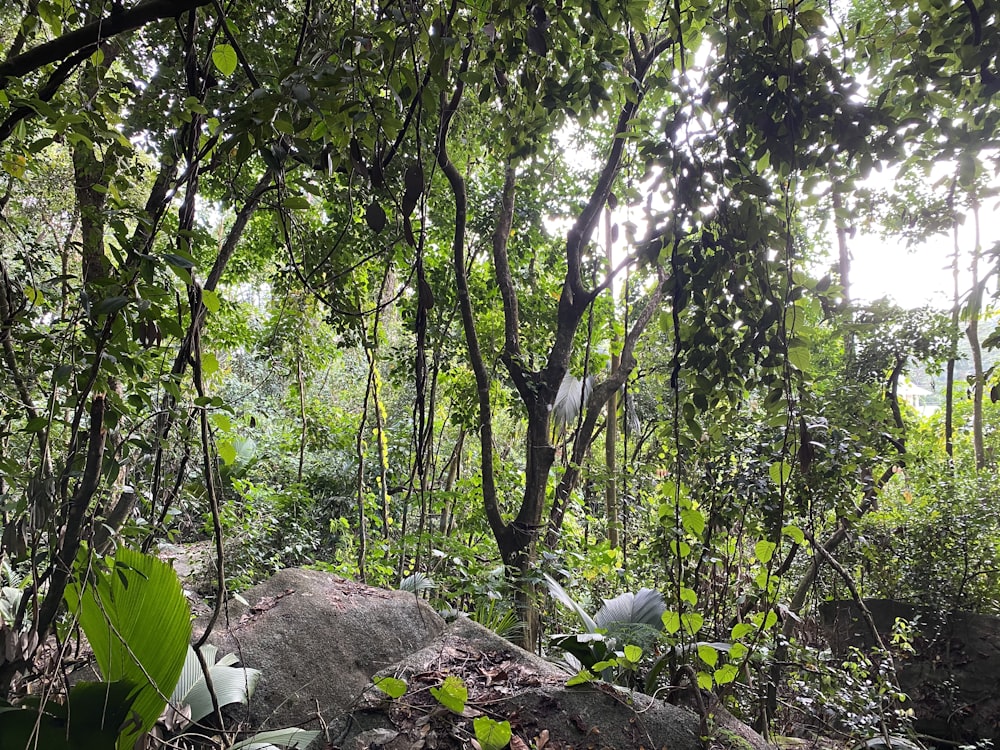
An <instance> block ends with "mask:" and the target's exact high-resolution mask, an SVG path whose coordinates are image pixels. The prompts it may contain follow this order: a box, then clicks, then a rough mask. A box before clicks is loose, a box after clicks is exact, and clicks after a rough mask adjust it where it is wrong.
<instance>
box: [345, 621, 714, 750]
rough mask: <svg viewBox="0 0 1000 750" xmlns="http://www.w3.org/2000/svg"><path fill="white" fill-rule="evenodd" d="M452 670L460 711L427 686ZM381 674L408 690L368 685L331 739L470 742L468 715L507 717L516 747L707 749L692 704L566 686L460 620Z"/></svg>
mask: <svg viewBox="0 0 1000 750" xmlns="http://www.w3.org/2000/svg"><path fill="white" fill-rule="evenodd" d="M450 675H455V676H458V677H461V678H462V680H463V682H464V683H465V686H466V688H467V689H468V692H469V698H468V703H467V709H466V712H465V715H463V716H458V715H456V714H453V713H451V712H449V711H447V710H445V709H443V708H442V707H441V706H440V705H439V704H438V703H437V701H436V699H435V698H434V697H433V696H432V695H431V692H430V689H431V688H434V687H438V686H439V685H440V684H441V682H442V681H443V680H444V679H445V678H446V677H448V676H450ZM380 676H391V677H396V678H398V679H402V680H404V681H406V682H407V685H408V687H407V691H406V694H405V695H403V696H402V697H401V698H399V699H397V700H390V699H388V698H386V696H385V695H383V694H382V693H381V691H379V690H378V688H375V687H372V688H370V689H369V690H368V691H367V692H366V693H365V696H364V699H363V700H362V702H361V705H360V706H359V707H358V709H357V710H356V711H354V713H353V714H352V716H351V717H350V721H349V722H341V723H340V726H339V728H341V729H342V730H343V731H342V732H341V733H340V734H339V735H336V736H334V737H333V740H334V746H335V747H342V748H344V750H368V748H370V747H381V748H384V749H385V750H404V748H405V749H407V750H408V749H409V748H413V747H427V748H438V750H444V749H446V748H454V749H455V750H457V749H458V748H468V747H471V746H472V745H471V743H470V738H472V737H474V736H475V733H474V728H473V721H474V719H475V718H476V717H477V716H482V715H485V716H489V717H491V718H493V719H495V720H496V721H509V722H510V724H511V727H512V730H513V733H514V736H515V737H516V738H519V739H520V740H521V744H519V745H518V744H516V741H514V742H512V743H511V747H512V748H516V747H542V746H544V747H545V748H547V749H548V750H569V749H570V748H573V749H574V750H584V748H601V749H604V748H609V749H614V750H628V749H630V748H635V750H638V749H639V748H651V749H653V750H659V749H660V748H670V750H703V745H702V743H701V741H700V739H699V735H700V723H699V719H698V717H696V716H695V715H694V714H693V713H691V712H690V711H686V710H685V709H683V708H678V707H677V706H673V705H670V704H668V703H664V702H663V701H660V700H655V699H653V698H650V697H648V696H645V695H641V694H638V693H633V692H631V691H628V690H623V689H619V688H614V687H611V686H610V685H607V684H605V683H593V684H591V685H588V686H582V687H574V688H567V687H565V683H566V680H567V679H568V678H569V676H570V675H568V674H567V673H566V672H564V671H562V670H561V669H559V668H558V667H556V666H555V665H553V664H551V663H549V662H547V661H545V660H544V659H541V658H539V657H537V656H535V655H534V654H531V653H528V652H527V651H524V650H523V649H520V648H518V647H517V646H514V645H513V644H511V643H510V642H508V641H506V640H504V639H502V638H500V637H498V636H497V635H495V634H494V633H492V632H491V631H489V630H487V629H486V628H483V627H482V626H480V625H478V624H477V623H475V622H472V621H471V620H467V619H464V618H463V619H459V620H457V621H456V622H454V623H452V624H451V625H449V626H448V628H447V630H446V631H445V632H444V635H443V636H442V637H441V638H440V639H438V640H437V641H435V642H434V643H433V644H431V645H430V646H428V647H427V648H425V649H423V650H421V651H418V652H416V653H414V654H413V655H411V656H409V657H407V658H405V659H403V660H402V661H401V662H400V663H398V664H396V665H394V666H393V667H391V668H390V669H388V670H385V671H383V672H382V673H381V675H380ZM723 746H725V743H723Z"/></svg>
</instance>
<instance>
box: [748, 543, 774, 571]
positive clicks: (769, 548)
mask: <svg viewBox="0 0 1000 750" xmlns="http://www.w3.org/2000/svg"><path fill="white" fill-rule="evenodd" d="M777 548H778V545H776V544H775V543H774V542H769V541H767V540H766V539H761V540H760V541H759V542H757V544H755V545H754V546H753V553H754V556H755V557H756V558H757V559H758V560H760V561H761V562H762V563H764V564H765V565H766V564H767V563H769V562H771V558H772V557H774V551H775V550H776V549H777Z"/></svg>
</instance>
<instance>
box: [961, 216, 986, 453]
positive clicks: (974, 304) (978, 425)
mask: <svg viewBox="0 0 1000 750" xmlns="http://www.w3.org/2000/svg"><path fill="white" fill-rule="evenodd" d="M972 218H973V227H974V230H975V239H974V246H973V249H972V263H971V269H972V294H971V295H970V296H969V325H968V327H967V328H966V330H965V333H966V336H968V338H969V348H970V349H971V350H972V376H973V382H972V448H973V452H974V454H975V457H976V471H982V470H983V469H984V468H985V467H986V447H985V444H984V442H983V391H984V388H985V382H986V375H985V373H984V372H983V349H982V346H981V345H980V343H979V316H980V315H981V312H982V303H983V284H982V282H981V281H980V279H979V258H980V256H981V255H982V247H981V246H980V239H979V202H978V201H977V200H976V199H975V198H973V200H972Z"/></svg>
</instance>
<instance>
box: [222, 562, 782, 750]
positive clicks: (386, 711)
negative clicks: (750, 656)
mask: <svg viewBox="0 0 1000 750" xmlns="http://www.w3.org/2000/svg"><path fill="white" fill-rule="evenodd" d="M244 598H245V599H246V600H247V602H248V605H249V606H245V605H240V604H233V605H232V606H230V608H229V612H228V618H227V620H226V621H224V622H220V623H218V624H217V625H216V627H215V629H214V630H213V634H212V638H211V640H212V642H213V643H215V645H217V646H219V647H220V648H222V649H223V650H224V651H231V652H234V653H236V654H238V655H239V656H240V658H241V660H242V662H243V663H244V664H245V665H246V666H250V667H254V668H256V669H259V670H261V672H262V676H261V679H260V682H259V684H258V686H257V690H256V693H255V694H254V697H253V699H252V701H251V705H250V707H249V709H248V711H246V712H243V713H241V714H239V718H241V719H243V720H244V726H246V727H247V728H253V729H275V728H282V727H289V726H301V727H305V728H307V729H321V730H323V731H322V733H321V735H320V739H319V740H317V742H316V743H314V745H313V747H314V748H317V747H318V748H323V750H338V749H341V748H342V749H343V750H348V749H350V750H368V748H385V750H404V749H405V750H423V748H427V749H428V750H434V749H438V750H445V749H447V748H456V749H457V748H469V747H473V744H472V738H473V737H474V736H475V729H474V721H475V719H477V718H480V717H484V716H485V717H490V718H492V719H494V720H495V721H498V722H502V721H507V722H510V725H511V729H512V731H513V738H512V740H511V744H510V747H511V750H522V749H523V750H527V748H529V747H534V748H538V749H539V750H541V749H542V748H548V750H584V749H585V748H595V749H596V748H601V749H604V748H614V749H615V750H639V748H643V749H645V750H660V748H670V750H702V748H703V744H702V740H701V736H702V734H703V724H702V719H701V717H699V716H697V715H696V714H695V713H693V712H692V711H689V710H687V709H684V708H680V707H678V706H674V705H670V704H669V703H666V702H664V701H661V700H655V699H653V698H650V697H648V696H644V695H641V694H637V693H633V692H631V691H628V690H624V689H619V688H614V687H612V686H610V685H607V684H605V683H593V684H591V685H587V686H583V687H574V688H567V687H565V683H566V680H567V678H568V676H569V675H568V674H567V673H566V672H564V671H562V670H561V669H560V668H558V667H556V666H555V665H553V664H551V663H549V662H547V661H545V660H544V659H541V658H540V657H538V656H536V655H534V654H531V653H528V652H527V651H524V650H523V649H520V648H518V647H517V646H515V645H513V644H511V643H510V642H509V641H506V640H504V639H503V638H500V637H499V636H497V635H495V634H494V633H492V632H491V631H489V630H487V629H486V628H483V627H481V626H480V625H478V624H476V623H474V622H472V621H471V620H468V619H465V618H460V619H459V620H457V621H455V622H453V623H451V624H450V625H447V626H445V623H444V621H443V620H442V619H441V618H440V617H439V616H438V615H437V614H436V613H435V612H434V611H433V610H432V609H431V608H430V607H428V606H427V605H426V604H425V603H423V602H422V601H420V600H418V599H417V598H415V597H414V595H413V594H410V593H404V592H400V591H385V590H382V589H375V588H371V587H369V586H364V585H362V584H358V583H354V582H351V581H347V580H344V579H342V578H339V577H337V576H333V575H330V574H326V573H319V572H314V571H306V570H285V571H282V572H280V573H278V574H276V575H275V576H274V577H273V578H271V579H270V580H268V581H267V582H265V583H263V584H261V585H259V586H257V587H255V588H253V589H251V590H250V591H249V592H247V594H246V595H245V597H244ZM376 675H379V676H390V677H394V678H397V679H400V680H403V681H405V683H406V689H405V692H404V693H403V694H402V695H401V696H399V697H397V698H395V699H391V698H389V697H388V696H387V695H386V694H385V693H384V692H383V691H381V690H380V689H379V688H377V687H375V685H374V684H373V682H372V678H373V677H374V676H376ZM448 677H458V678H461V680H462V682H463V684H464V686H465V688H466V689H467V690H468V698H467V701H466V703H465V710H464V711H463V713H462V714H461V715H459V714H456V713H454V712H452V711H449V710H448V709H447V708H445V707H444V706H443V705H442V704H441V703H440V702H439V701H438V700H437V699H436V698H435V697H434V692H435V691H437V690H439V689H440V687H441V685H442V683H443V682H444V680H445V679H446V678H448ZM713 710H714V712H715V716H710V717H707V720H706V721H707V723H706V724H705V725H704V727H707V729H708V733H709V735H713V736H714V739H715V740H717V742H713V743H712V744H713V746H715V747H720V746H721V747H737V746H738V747H740V748H741V750H745V749H746V748H747V747H750V748H752V749H753V750H764V748H767V747H768V746H767V745H766V743H765V742H764V741H763V739H761V738H760V737H759V735H756V734H754V733H752V732H750V730H749V729H746V728H745V727H744V728H743V729H746V732H747V733H748V734H746V735H741V734H740V733H736V735H737V736H738V737H740V741H739V742H733V741H732V737H733V736H734V733H733V732H731V731H730V730H729V729H728V727H731V726H732V722H735V719H733V717H732V716H731V715H729V714H728V712H726V711H725V709H724V708H722V707H721V705H716V707H715V709H713ZM713 729H717V730H718V731H716V732H713Z"/></svg>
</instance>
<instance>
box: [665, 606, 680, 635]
mask: <svg viewBox="0 0 1000 750" xmlns="http://www.w3.org/2000/svg"><path fill="white" fill-rule="evenodd" d="M663 629H664V630H666V631H667V634H668V635H673V634H674V633H676V632H677V631H678V630H680V629H681V616H680V615H679V614H678V613H676V612H671V611H667V612H664V613H663Z"/></svg>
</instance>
